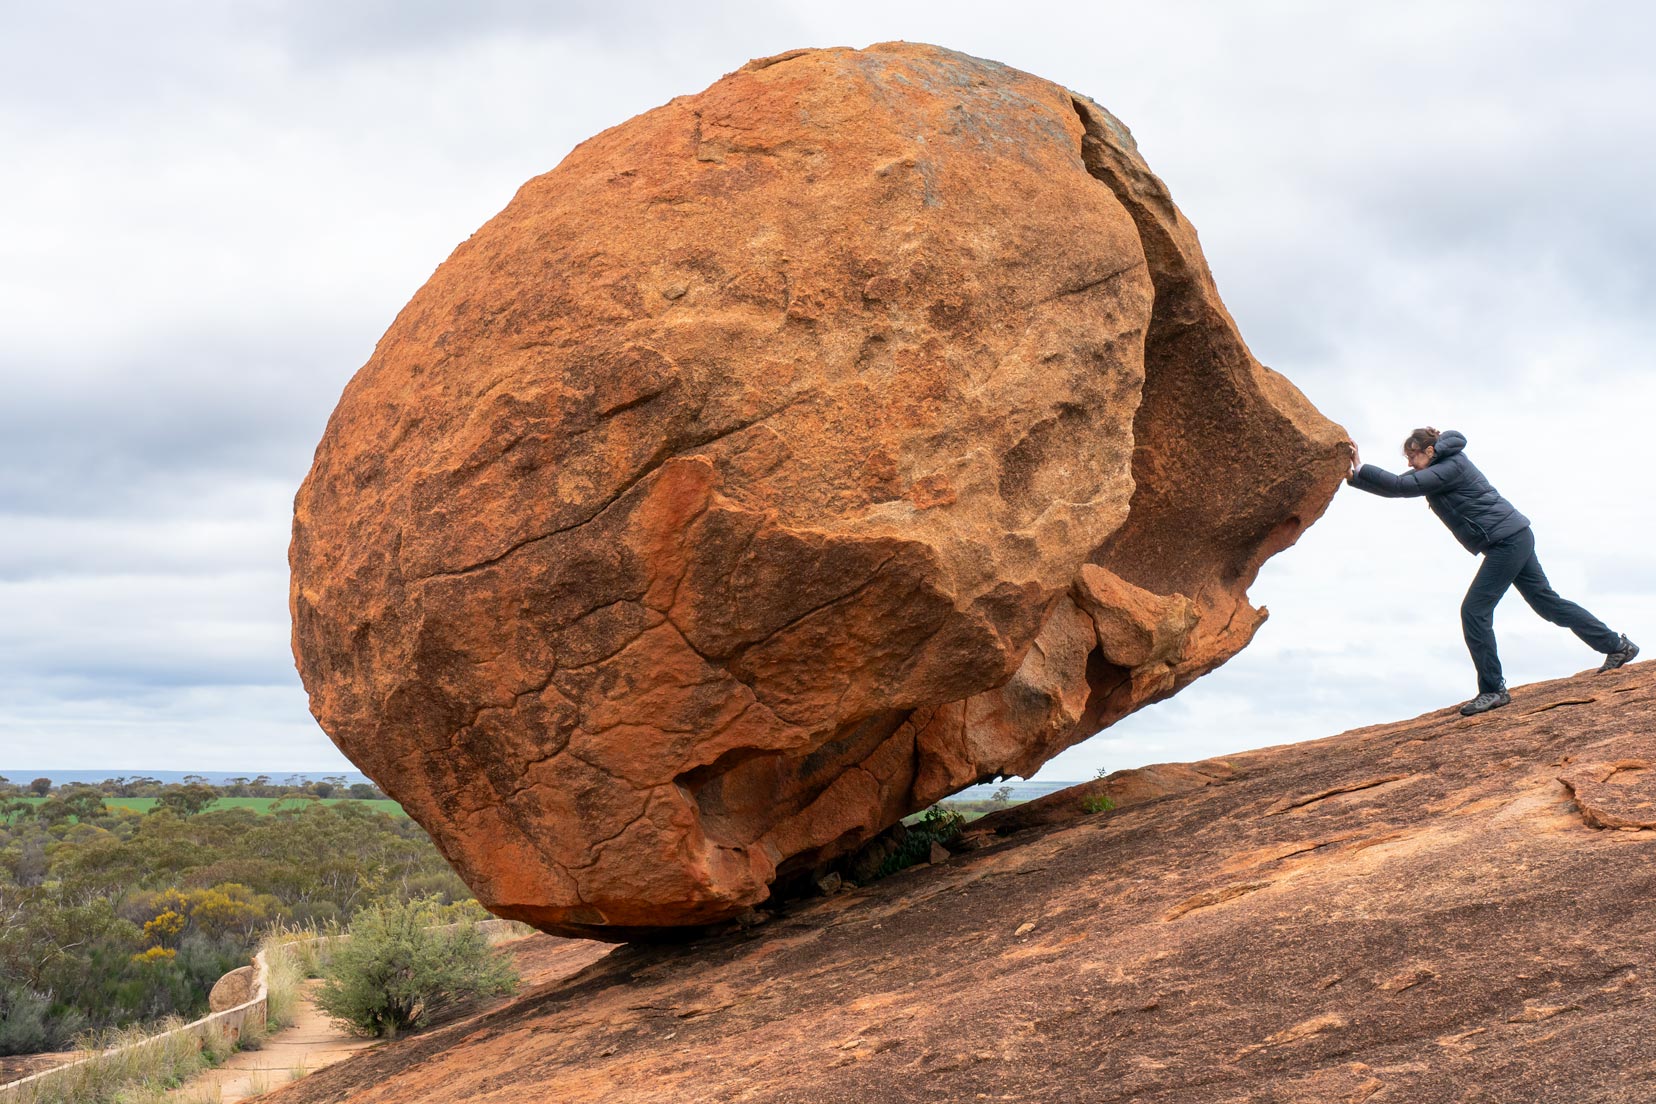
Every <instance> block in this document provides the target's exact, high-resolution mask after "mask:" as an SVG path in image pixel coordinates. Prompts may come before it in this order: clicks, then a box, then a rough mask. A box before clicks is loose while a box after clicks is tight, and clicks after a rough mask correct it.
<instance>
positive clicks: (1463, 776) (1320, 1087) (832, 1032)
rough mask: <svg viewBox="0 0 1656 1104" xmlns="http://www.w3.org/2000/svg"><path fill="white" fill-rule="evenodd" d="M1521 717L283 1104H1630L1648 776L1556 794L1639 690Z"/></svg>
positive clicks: (816, 920) (1623, 719)
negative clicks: (1637, 822)
mask: <svg viewBox="0 0 1656 1104" xmlns="http://www.w3.org/2000/svg"><path fill="white" fill-rule="evenodd" d="M1582 654H1583V656H1584V658H1585V657H1586V656H1587V654H1588V653H1587V652H1586V650H1585V649H1583V653H1582ZM1512 698H1513V700H1512V704H1511V705H1510V706H1507V707H1505V708H1502V709H1497V710H1493V711H1491V712H1489V713H1485V714H1482V715H1480V716H1478V717H1462V716H1460V715H1459V714H1458V713H1457V712H1455V709H1454V707H1453V706H1451V707H1450V708H1448V709H1445V710H1442V711H1439V712H1437V713H1433V714H1428V715H1426V716H1423V717H1418V718H1415V719H1413V720H1409V721H1402V722H1399V723H1395V724H1387V725H1380V726H1376V727H1373V728H1366V729H1361V730H1358V731H1355V732H1349V733H1346V734H1345V735H1342V736H1336V737H1332V738H1330V739H1326V740H1319V741H1316V742H1313V743H1306V744H1296V745H1293V746H1289V747H1279V748H1268V749H1264V750H1260V751H1253V752H1245V753H1242V754H1238V755H1232V756H1226V757H1225V758H1223V759H1216V760H1208V761H1206V762H1203V763H1194V764H1188V765H1186V766H1185V767H1183V768H1182V769H1170V768H1167V767H1162V768H1154V769H1150V770H1147V771H1146V772H1143V774H1139V773H1137V772H1129V773H1125V774H1120V775H1117V776H1114V778H1113V779H1110V780H1107V782H1108V785H1107V792H1109V793H1112V794H1114V795H1115V796H1116V798H1117V799H1118V800H1119V802H1120V804H1119V807H1118V808H1117V809H1115V810H1114V811H1112V812H1103V813H1094V814H1087V813H1085V812H1084V808H1083V801H1082V797H1081V795H1079V794H1077V793H1074V792H1068V794H1067V797H1064V798H1063V799H1062V800H1060V801H1058V802H1056V804H1064V803H1066V802H1067V803H1068V805H1069V816H1068V818H1067V820H1066V821H1064V822H1060V823H1050V824H1047V825H1044V826H1042V827H1037V828H1033V829H1028V830H1022V831H1016V832H1014V834H1012V835H1009V836H1006V837H1002V838H1001V839H1000V842H998V843H994V844H993V845H992V846H989V847H987V848H985V849H983V850H978V851H972V852H970V853H966V854H959V855H956V856H954V857H953V858H952V859H950V860H948V861H947V862H944V863H941V864H938V865H935V866H929V867H923V868H915V869H911V870H908V871H904V872H902V873H900V874H897V875H895V876H893V877H891V878H887V879H885V880H884V881H881V882H877V883H875V884H873V885H870V886H866V887H863V888H861V889H857V890H855V891H852V892H845V893H837V894H834V895H832V896H827V897H821V898H817V899H815V900H812V901H807V902H799V903H796V904H794V905H792V906H790V907H789V908H788V909H787V910H786V911H784V912H781V913H780V914H778V915H777V916H775V917H774V918H773V919H772V920H770V921H769V922H768V923H766V924H764V925H762V926H760V927H757V928H753V929H750V930H747V931H741V932H736V933H732V934H729V935H725V936H721V937H719V938H716V939H708V940H704V941H702V942H700V943H698V944H696V945H695V949H694V953H685V951H684V950H683V949H680V948H666V947H640V946H629V947H619V948H616V949H615V950H614V951H612V952H611V953H610V955H609V956H608V957H607V958H606V959H605V960H604V961H603V962H601V963H599V964H597V965H596V966H593V967H591V968H589V969H588V970H587V971H586V972H585V973H583V974H581V975H578V976H576V977H574V978H570V979H568V980H567V981H565V982H562V983H559V984H557V985H554V986H550V987H548V988H544V989H541V990H538V991H536V992H534V993H531V994H526V995H524V996H523V997H521V998H520V999H518V1000H517V1001H516V1002H514V1003H513V1004H512V1005H510V1006H508V1007H506V1008H503V1009H501V1010H499V1011H498V1012H495V1013H492V1014H491V1015H490V1016H488V1017H485V1018H484V1019H483V1020H481V1021H476V1022H473V1023H471V1024H469V1025H468V1026H467V1027H466V1028H465V1029H464V1030H456V1031H451V1032H445V1033H442V1034H438V1035H432V1036H428V1037H426V1038H424V1039H410V1040H407V1041H406V1042H399V1043H397V1044H395V1045H393V1046H391V1047H387V1048H383V1049H381V1050H379V1051H376V1052H374V1053H373V1055H372V1056H370V1057H364V1058H360V1059H357V1060H355V1061H353V1062H349V1063H346V1064H344V1065H342V1066H336V1067H334V1068H333V1069H329V1070H325V1071H323V1072H322V1073H319V1074H316V1075H314V1076H312V1077H308V1078H306V1079H305V1080H304V1081H302V1082H300V1083H299V1084H298V1085H294V1086H292V1087H290V1088H288V1089H286V1090H284V1091H283V1092H282V1093H279V1094H277V1095H276V1096H275V1097H274V1099H273V1104H323V1102H331V1101H343V1100H349V1101H350V1102H351V1104H460V1102H462V1101H474V1100H487V1101H489V1102H491V1104H531V1102H538V1101H542V1100H558V1101H561V1102H567V1104H588V1102H591V1104H599V1102H602V1104H646V1102H648V1104H654V1102H662V1104H665V1102H668V1101H674V1102H677V1101H696V1102H702V1101H706V1102H709V1104H711V1102H715V1101H717V1102H724V1101H751V1102H754V1104H758V1102H764V1104H866V1102H869V1101H880V1102H882V1104H884V1102H888V1101H889V1102H891V1104H936V1102H938V1101H973V1100H1009V1099H1010V1100H1016V1101H1023V1102H1025V1104H1074V1102H1077V1101H1086V1102H1089V1104H1094V1102H1096V1104H1474V1102H1478V1104H1573V1102H1577V1101H1580V1102H1588V1101H1590V1102H1592V1104H1650V1102H1651V1101H1652V1100H1656V1048H1652V1046H1651V1043H1650V1040H1651V1038H1652V1037H1653V1036H1656V950H1653V947H1656V917H1653V916H1652V910H1651V909H1650V902H1651V899H1652V892H1653V889H1656V874H1653V871H1656V829H1653V828H1649V827H1645V828H1634V827H1632V826H1629V825H1621V826H1617V827H1603V826H1601V824H1602V822H1603V821H1604V820H1605V819H1606V818H1607V817H1610V816H1614V817H1617V818H1619V819H1635V818H1636V817H1637V815H1638V814H1637V813H1636V812H1634V811H1633V807H1636V806H1638V805H1640V804H1641V803H1642V801H1643V800H1644V797H1643V796H1641V795H1640V790H1641V789H1642V788H1643V787H1644V785H1645V783H1644V781H1643V776H1642V775H1641V773H1640V772H1642V771H1645V770H1647V768H1643V767H1633V766H1623V767H1618V768H1616V770H1615V771H1614V772H1612V773H1611V774H1610V775H1609V776H1608V778H1606V779H1605V780H1604V782H1603V785H1605V787H1606V789H1605V791H1604V792H1602V793H1600V794H1598V795H1596V796H1592V797H1589V798H1588V801H1587V804H1586V805H1583V804H1581V802H1580V799H1579V796H1578V795H1579V793H1580V791H1579V790H1576V791H1572V789H1571V787H1570V785H1569V784H1568V783H1566V782H1565V781H1562V780H1561V776H1566V777H1576V776H1578V775H1579V776H1580V777H1583V778H1588V779H1599V778H1601V777H1602V776H1603V770H1604V768H1605V767H1607V766H1609V765H1611V764H1617V763H1624V764H1629V763H1634V762H1639V763H1648V762H1652V761H1656V664H1651V663H1636V664H1633V665H1631V666H1628V667H1625V668H1623V669H1622V670H1621V671H1618V672H1613V673H1610V674H1606V675H1603V676H1598V675H1592V674H1586V675H1582V676H1579V677H1577V678H1573V679H1562V680H1559V681H1556V682H1550V683H1541V684H1537V685H1533V686H1520V687H1516V688H1514V690H1513V694H1512ZM1457 704H1458V703H1457ZM1624 776H1625V777H1624ZM1052 797H1053V798H1059V797H1060V795H1056V794H1055V795H1052ZM1043 800H1049V799H1043ZM1017 811H1018V810H1017V808H1014V809H1011V810H1008V813H1009V814H1010V813H1016V812H1017ZM991 838H994V837H991Z"/></svg>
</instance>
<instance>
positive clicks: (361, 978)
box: [316, 900, 518, 1036]
mask: <svg viewBox="0 0 1656 1104" xmlns="http://www.w3.org/2000/svg"><path fill="white" fill-rule="evenodd" d="M435 919H436V907H435V905H434V904H433V902H431V901H429V900H425V901H412V902H407V903H400V904H389V905H382V906H378V907H375V908H370V909H366V910H364V911H363V912H361V913H359V914H358V915H357V917H356V919H355V920H354V921H352V923H351V930H350V937H349V938H348V939H345V940H342V941H341V942H340V944H339V945H338V946H337V947H335V948H334V950H333V953H332V959H331V961H330V962H329V964H328V965H327V967H326V968H325V969H324V970H323V983H322V988H321V990H320V992H319V993H318V995H317V1001H316V1003H317V1005H318V1007H320V1008H321V1009H322V1011H324V1012H326V1013H327V1014H328V1015H330V1016H332V1017H333V1018H334V1019H336V1020H339V1021H341V1022H343V1023H344V1024H346V1025H347V1026H348V1027H350V1029H351V1030H352V1031H355V1032H357V1033H358V1034H361V1035H385V1036H393V1035H395V1034H396V1033H397V1032H399V1031H401V1030H403V1029H404V1028H408V1027H423V1026H425V1025H426V1024H427V1023H430V1022H431V1020H432V1019H433V1018H435V1017H440V1016H442V1015H445V1014H447V1013H450V1012H454V1011H457V1010H459V1009H460V1008H461V1007H463V1006H464V1005H466V1004H468V1003H470V1002H471V1001H474V1000H476V999H478V998H480V997H485V996H494V995H497V994H501V993H510V992H511V991H512V990H514V989H515V988H517V982H518V979H517V974H516V971H514V970H513V968H512V966H511V963H510V962H508V961H507V960H506V959H505V958H503V957H501V956H499V955H496V954H494V953H493V952H492V951H490V949H489V946H488V943H487V941H486V940H485V939H484V937H483V932H482V931H481V930H480V929H479V928H478V927H477V925H476V924H475V923H473V922H470V921H465V922H462V923H458V924H446V925H434V923H433V921H434V920H435Z"/></svg>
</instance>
